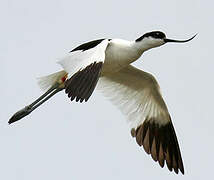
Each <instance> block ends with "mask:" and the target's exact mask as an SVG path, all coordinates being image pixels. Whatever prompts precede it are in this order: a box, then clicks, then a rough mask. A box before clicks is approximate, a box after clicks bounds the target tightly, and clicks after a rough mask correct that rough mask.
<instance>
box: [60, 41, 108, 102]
mask: <svg viewBox="0 0 214 180" xmlns="http://www.w3.org/2000/svg"><path fill="white" fill-rule="evenodd" d="M108 42H109V40H108V39H100V40H95V41H91V42H88V43H85V44H82V45H80V46H78V47H76V48H75V49H73V50H72V51H71V52H70V53H69V55H68V56H66V57H64V58H62V59H61V60H60V61H58V63H59V64H60V65H61V66H62V67H63V69H64V70H65V71H66V72H67V73H68V78H67V80H66V82H65V92H66V93H67V94H68V97H69V98H71V100H74V99H75V98H76V101H79V100H80V102H82V101H83V100H85V101H87V100H88V99H89V97H90V96H91V94H92V92H93V90H94V88H95V86H96V84H97V81H98V79H99V76H100V72H101V69H102V65H103V63H104V60H105V50H106V48H107V45H108Z"/></svg>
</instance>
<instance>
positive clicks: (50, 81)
mask: <svg viewBox="0 0 214 180" xmlns="http://www.w3.org/2000/svg"><path fill="white" fill-rule="evenodd" d="M66 74H67V73H66V72H65V71H59V72H56V73H53V74H50V75H48V76H43V77H39V78H37V80H38V85H39V87H40V89H41V90H43V91H45V90H47V89H48V88H50V87H51V86H53V85H54V84H55V83H56V82H57V81H59V80H60V79H61V78H63V77H64V76H65V75H66Z"/></svg>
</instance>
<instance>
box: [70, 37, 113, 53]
mask: <svg viewBox="0 0 214 180" xmlns="http://www.w3.org/2000/svg"><path fill="white" fill-rule="evenodd" d="M103 40H105V39H98V40H94V41H90V42H87V43H84V44H81V45H80V46H78V47H76V48H74V49H73V50H71V51H70V52H74V51H78V50H81V51H86V50H88V49H92V48H94V47H96V46H97V45H98V44H100V43H101V42H102V41H103ZM110 40H111V39H109V41H110Z"/></svg>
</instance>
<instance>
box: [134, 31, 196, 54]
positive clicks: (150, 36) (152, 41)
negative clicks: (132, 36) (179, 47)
mask: <svg viewBox="0 0 214 180" xmlns="http://www.w3.org/2000/svg"><path fill="white" fill-rule="evenodd" d="M196 35H197V34H196ZM196 35H194V36H193V37H191V38H190V39H187V40H174V39H168V38H166V35H165V34H164V33H163V32H161V31H152V32H148V33H146V34H144V35H143V36H141V37H139V38H138V39H136V40H135V42H136V43H137V44H139V46H141V48H142V49H143V50H144V51H145V50H148V49H151V48H154V47H158V46H161V45H164V44H166V43H168V42H175V43H185V42H188V41H191V40H192V39H193V38H194V37H195V36H196Z"/></svg>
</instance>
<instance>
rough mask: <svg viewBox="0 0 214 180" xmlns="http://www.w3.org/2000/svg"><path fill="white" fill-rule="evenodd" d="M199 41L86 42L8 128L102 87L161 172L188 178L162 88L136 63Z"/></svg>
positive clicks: (155, 37) (154, 35) (152, 37)
mask: <svg viewBox="0 0 214 180" xmlns="http://www.w3.org/2000/svg"><path fill="white" fill-rule="evenodd" d="M195 36H196V35H195ZM195 36H193V37H192V38H190V39H187V40H174V39H168V38H166V35H165V34H164V33H163V32H160V31H152V32H148V33H146V34H144V35H143V36H141V37H139V38H138V39H136V40H134V41H127V40H122V39H99V40H94V41H90V42H87V43H84V44H82V45H80V46H78V47H76V48H74V49H73V50H72V51H70V52H69V53H68V55H67V56H65V57H64V58H62V59H60V61H59V62H58V63H59V64H60V65H61V66H62V68H63V70H61V71H59V72H56V73H53V74H51V75H48V76H45V77H41V78H40V79H39V81H38V84H39V86H40V87H41V89H43V90H46V92H45V93H44V94H43V95H42V96H40V97H39V98H38V99H36V100H35V101H34V102H33V103H31V104H30V105H28V106H25V107H24V108H23V109H21V110H20V111H18V112H16V113H15V114H14V115H13V116H12V117H11V118H10V120H9V122H8V123H9V124H11V123H14V122H16V121H18V120H20V119H21V118H23V117H25V116H26V115H28V114H30V113H31V112H32V111H33V110H35V109H36V108H37V107H39V106H40V105H41V104H43V103H44V102H45V101H47V100H48V99H49V98H50V97H52V96H53V95H55V94H56V93H58V92H60V91H62V90H64V89H65V93H66V94H67V95H68V97H69V98H70V99H71V101H73V100H75V101H76V102H83V101H85V102H86V101H88V99H89V98H90V96H91V95H92V93H93V91H94V89H95V87H96V85H97V86H98V89H100V91H101V92H102V93H103V95H104V96H106V97H108V99H109V100H110V101H112V103H113V104H115V105H116V106H117V107H118V108H119V109H120V110H121V111H122V112H123V113H124V114H125V115H126V116H127V118H128V120H129V122H130V125H131V135H132V136H133V137H134V138H135V139H136V142H137V143H138V145H139V146H143V148H144V150H145V151H146V152H147V153H148V154H151V156H152V158H153V160H154V161H158V163H159V165H160V166H161V167H164V164H165V163H166V165H167V167H168V169H169V170H170V171H172V170H174V172H175V173H177V174H178V172H179V171H180V172H181V173H182V174H184V166H183V162H182V157H181V152H180V148H179V145H178V140H177V137H176V133H175V130H174V127H173V124H172V121H171V118H170V114H169V112H168V109H167V106H166V104H165V102H164V100H163V97H162V96H161V93H160V88H159V85H158V83H157V81H156V79H155V78H154V77H153V76H152V75H151V74H149V73H147V72H144V71H142V70H140V69H137V68H136V67H134V66H132V65H131V63H132V62H134V61H136V60H137V59H139V58H140V56H141V55H142V54H143V53H144V52H145V51H147V50H149V49H151V48H155V47H159V46H161V45H164V44H166V43H169V42H174V43H185V42H188V41H190V40H192V39H193V38H194V37H195Z"/></svg>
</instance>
